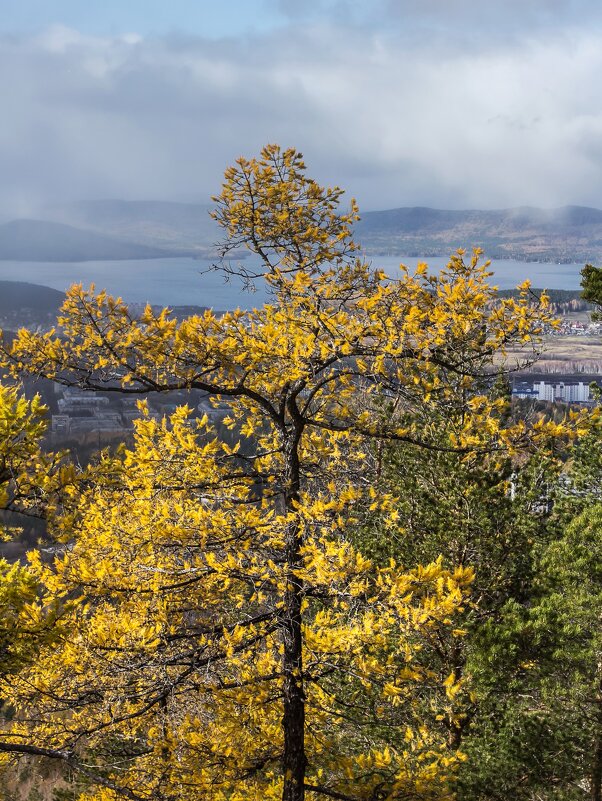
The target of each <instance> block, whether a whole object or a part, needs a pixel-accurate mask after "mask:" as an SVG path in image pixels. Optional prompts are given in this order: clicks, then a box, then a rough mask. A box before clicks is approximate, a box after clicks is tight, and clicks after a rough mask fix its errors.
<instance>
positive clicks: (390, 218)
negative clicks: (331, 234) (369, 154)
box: [0, 200, 602, 262]
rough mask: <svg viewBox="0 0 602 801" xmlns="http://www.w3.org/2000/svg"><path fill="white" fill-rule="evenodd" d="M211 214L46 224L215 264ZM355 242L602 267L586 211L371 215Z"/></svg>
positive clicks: (58, 211)
mask: <svg viewBox="0 0 602 801" xmlns="http://www.w3.org/2000/svg"><path fill="white" fill-rule="evenodd" d="M210 210H211V206H210V205H209V204H203V203H170V202H167V201H122V200H98V201H88V202H82V203H73V204H69V205H63V206H54V207H52V208H48V209H47V210H45V216H46V217H48V218H49V219H52V220H54V221H55V222H60V223H63V224H67V225H70V226H75V227H77V228H78V229H80V231H81V230H85V231H89V232H92V233H96V234H99V235H102V236H105V237H110V238H111V239H115V240H119V241H121V242H122V243H126V242H127V243H131V244H133V243H135V244H137V245H139V246H144V247H146V248H157V249H159V250H163V251H169V252H170V253H172V254H173V253H178V254H181V255H191V254H194V255H197V256H199V257H206V258H213V257H214V256H215V252H216V243H217V242H219V241H220V240H221V239H222V238H223V232H222V231H221V229H220V228H219V226H217V224H216V223H215V222H214V221H213V220H212V219H211V217H210V216H209V211H210ZM0 230H1V229H0ZM355 235H356V239H357V241H358V242H359V243H360V244H361V245H362V248H363V249H364V250H365V252H366V253H367V254H368V255H369V256H374V255H377V254H391V255H407V256H441V255H448V254H449V253H450V252H451V251H453V250H455V249H457V248H459V247H464V248H472V247H476V246H480V247H482V248H483V250H484V251H485V253H486V255H487V256H489V257H493V258H507V259H519V260H524V261H529V260H531V261H557V262H571V261H576V262H585V261H597V262H600V261H602V211H600V210H599V209H593V208H587V207H583V206H564V207H562V208H558V209H539V208H533V207H529V206H524V207H518V208H512V209H498V210H490V211H483V210H476V209H472V210H470V209H469V210H445V209H432V208H427V207H420V206H416V207H408V208H399V209H389V210H385V211H368V212H364V213H363V214H362V218H361V220H360V222H359V223H358V224H357V225H356V229H355ZM5 258H6V257H5ZM115 258H117V257H115ZM140 258H144V256H141V257H140Z"/></svg>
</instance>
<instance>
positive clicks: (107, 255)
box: [0, 220, 174, 261]
mask: <svg viewBox="0 0 602 801" xmlns="http://www.w3.org/2000/svg"><path fill="white" fill-rule="evenodd" d="M171 255H174V254H173V253H172V252H170V251H168V250H161V249H159V248H155V247H151V246H147V245H145V244H139V243H136V242H124V241H120V240H118V239H113V238H112V237H110V236H107V235H105V234H103V233H98V232H94V231H86V230H81V229H79V228H74V227H73V226H71V225H65V224H62V223H56V222H48V221H45V220H12V221H11V222H8V223H4V225H0V259H5V260H11V261H107V260H115V259H154V258H161V257H164V256H171Z"/></svg>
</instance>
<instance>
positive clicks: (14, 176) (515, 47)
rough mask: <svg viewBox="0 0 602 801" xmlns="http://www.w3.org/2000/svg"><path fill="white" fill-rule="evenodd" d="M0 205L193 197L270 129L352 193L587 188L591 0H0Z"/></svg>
mask: <svg viewBox="0 0 602 801" xmlns="http://www.w3.org/2000/svg"><path fill="white" fill-rule="evenodd" d="M0 69H1V70H2V75H3V80H2V81H1V82H0V103H1V108H2V112H3V114H2V118H3V124H2V125H1V126H0V174H1V175H2V181H1V182H0V214H1V215H2V217H3V218H5V219H6V218H7V217H11V216H12V217H17V216H34V215H36V214H39V209H41V208H43V206H44V205H45V204H53V203H62V202H65V201H72V200H77V199H96V198H119V199H167V200H185V201H207V200H208V199H209V197H210V195H211V194H214V193H216V192H218V191H219V188H220V184H221V178H222V175H223V171H224V169H225V168H226V167H227V166H228V165H229V164H231V163H232V162H233V161H234V159H235V158H236V157H238V156H239V155H245V156H247V157H250V156H253V155H256V154H257V153H258V152H259V150H260V149H261V147H262V145H264V144H266V143H268V142H278V143H279V144H281V145H282V146H283V147H290V146H293V147H296V148H297V149H298V150H300V151H302V152H303V153H304V155H305V160H306V163H307V165H308V171H309V173H310V175H311V176H312V177H314V178H315V179H316V180H318V181H319V182H320V183H324V184H329V185H333V184H336V185H339V186H341V187H343V188H344V189H345V190H346V191H347V193H348V195H349V196H355V197H357V199H358V201H359V203H360V208H363V209H365V210H368V209H383V208H392V207H398V206H414V205H425V206H433V207H437V208H506V207H510V206H520V205H537V206H544V207H554V206H561V205H565V204H578V205H591V206H596V207H600V208H602V3H600V0H303V2H301V1H300V0H296V1H293V0H220V1H219V2H216V0H170V2H167V1H166V0H103V2H102V3H101V2H93V1H92V0H90V1H89V2H84V0H0Z"/></svg>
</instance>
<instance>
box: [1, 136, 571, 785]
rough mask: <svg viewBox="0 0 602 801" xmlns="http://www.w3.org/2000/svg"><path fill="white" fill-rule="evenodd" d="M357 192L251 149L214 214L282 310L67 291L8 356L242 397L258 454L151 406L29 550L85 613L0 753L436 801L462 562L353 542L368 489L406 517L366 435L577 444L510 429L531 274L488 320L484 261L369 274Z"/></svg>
mask: <svg viewBox="0 0 602 801" xmlns="http://www.w3.org/2000/svg"><path fill="white" fill-rule="evenodd" d="M341 194H342V193H341V191H340V190H339V189H324V188H322V187H320V186H319V185H318V184H316V183H315V182H314V181H312V180H310V179H309V178H307V177H306V175H305V166H304V164H303V161H302V157H301V155H300V154H299V153H297V152H296V151H294V150H286V151H281V150H280V149H279V148H278V147H276V146H268V147H266V148H265V149H264V150H263V151H262V153H261V156H260V157H259V158H258V159H251V160H246V159H239V160H238V161H237V163H236V166H235V167H233V168H230V169H229V170H228V171H227V172H226V179H225V183H224V188H223V191H222V193H221V194H220V195H219V196H218V197H217V198H216V203H217V210H216V213H215V217H216V219H217V220H218V222H219V223H220V224H221V225H222V226H223V227H224V229H225V231H226V233H227V236H228V241H227V243H226V244H225V246H224V256H225V255H228V254H229V253H230V252H231V249H232V248H234V247H236V248H238V247H240V246H246V247H248V248H250V249H251V251H252V253H253V254H255V256H256V257H258V260H259V264H260V266H259V267H258V268H257V270H255V269H254V268H253V267H251V268H248V267H247V268H245V269H244V271H243V272H244V274H245V276H246V277H247V278H248V279H249V280H252V279H253V278H254V276H256V275H259V274H262V275H263V276H264V277H265V280H266V282H267V284H268V287H269V288H270V290H271V293H272V296H271V300H270V302H269V303H268V304H267V305H266V306H264V307H263V308H261V309H255V310H253V311H251V312H248V313H247V312H242V311H240V310H237V311H233V312H229V313H227V314H225V315H223V316H221V317H220V316H217V315H215V314H214V313H213V312H211V311H208V312H206V313H205V314H203V315H202V316H196V317H191V318H188V319H186V320H183V321H182V322H180V323H178V322H177V321H176V320H174V319H173V318H172V317H171V316H170V314H169V312H168V311H167V310H165V311H163V312H162V313H161V314H158V315H157V314H154V313H153V312H152V310H151V309H150V308H147V309H146V311H145V312H144V314H143V315H142V316H141V318H140V319H134V318H133V317H132V316H131V314H130V312H129V309H128V307H127V305H126V304H124V303H123V302H122V301H120V300H118V299H117V300H115V299H113V298H111V297H108V296H107V295H106V294H104V293H101V294H99V295H94V294H93V293H91V292H86V291H84V290H82V288H81V287H74V288H72V289H71V291H70V292H69V293H68V295H67V300H66V302H65V304H64V306H63V309H62V313H61V317H60V318H59V326H60V327H59V331H58V333H56V332H50V333H49V334H39V333H32V332H28V331H21V332H20V333H19V336H18V338H17V339H16V340H15V342H14V343H13V346H12V348H11V349H10V350H9V351H8V353H7V359H8V363H9V364H10V365H11V367H12V370H13V371H14V372H16V373H19V372H20V371H29V372H34V373H35V374H39V375H44V376H46V377H48V378H51V379H53V380H55V381H59V382H62V383H65V384H75V385H78V386H81V387H83V388H86V389H103V390H106V391H112V392H125V393H131V394H137V395H140V396H144V395H146V394H148V393H149V392H164V391H169V390H173V389H191V390H195V389H196V390H202V391H204V392H207V393H209V394H210V395H211V397H213V398H215V399H216V400H218V401H220V400H221V401H222V402H223V401H227V402H228V403H229V404H230V406H231V413H230V415H229V417H228V418H227V419H226V424H227V425H230V426H231V427H232V429H233V431H235V432H237V433H238V434H239V436H240V438H241V439H242V438H244V439H245V441H246V443H247V446H248V447H246V448H245V450H244V452H243V450H242V449H241V447H240V445H239V444H235V445H234V446H231V445H230V446H229V445H227V444H226V443H225V442H223V441H219V440H218V439H217V437H216V436H215V434H214V432H213V431H212V428H211V424H210V421H209V420H208V419H206V418H202V419H200V420H198V421H196V422H194V421H192V420H190V419H189V417H188V415H187V412H186V410H180V411H179V412H177V413H176V415H175V416H174V417H172V419H171V421H168V422H163V423H161V424H158V423H156V422H154V421H153V420H152V419H150V418H145V417H144V415H143V417H142V419H141V421H139V423H138V426H137V438H136V443H135V445H134V447H133V448H132V449H131V450H130V451H128V452H125V453H123V454H120V455H117V456H116V457H111V458H109V457H108V456H107V457H106V458H105V460H104V464H103V467H102V469H101V470H100V471H99V473H98V479H97V480H96V481H94V482H90V485H89V487H88V488H87V489H86V491H85V492H83V493H81V491H78V492H77V498H74V499H73V502H74V503H75V505H76V506H77V507H78V515H76V516H75V517H74V516H73V515H69V516H68V517H67V518H65V519H61V518H59V519H58V520H57V522H56V524H55V525H56V527H57V536H59V537H60V538H62V539H66V538H71V539H72V542H71V545H70V547H69V548H68V549H67V550H65V552H64V554H63V555H62V556H60V557H57V559H56V560H55V562H54V564H53V565H50V566H46V565H43V564H42V563H41V562H40V560H36V559H35V558H33V564H32V568H31V569H32V570H34V572H35V573H36V575H37V576H39V578H40V580H41V581H42V583H43V584H44V586H45V587H46V588H47V593H48V597H49V598H56V597H59V598H67V599H69V600H70V601H73V599H76V603H74V605H73V607H72V612H71V615H72V617H71V620H70V627H69V631H70V632H72V633H69V634H68V636H66V637H65V638H64V640H63V642H62V644H61V646H60V647H54V648H52V649H50V648H49V649H47V651H46V652H45V653H44V654H43V655H42V656H41V658H40V659H39V661H38V662H37V664H36V665H34V666H33V667H32V668H31V669H29V670H26V671H24V672H23V673H21V674H20V675H19V677H18V678H17V680H16V681H13V682H12V684H11V687H10V688H8V687H7V688H6V691H7V692H8V691H10V692H11V697H12V698H13V703H14V704H15V707H16V709H17V712H18V714H17V718H16V720H17V723H16V724H15V725H16V726H17V728H16V730H13V729H8V730H7V731H6V732H5V734H4V736H3V739H2V741H1V742H0V750H2V749H4V750H7V751H11V752H19V751H23V752H26V753H27V752H28V751H27V749H28V748H29V753H36V750H35V749H38V751H37V752H38V753H44V754H45V755H47V756H49V757H54V758H56V759H60V760H63V761H64V762H66V763H67V764H69V765H71V766H72V767H74V768H75V769H78V770H80V771H83V772H87V773H88V774H90V781H91V783H92V785H93V786H94V787H96V788H97V792H96V794H95V795H93V796H89V797H90V798H91V797H94V798H105V797H114V796H115V795H122V796H125V797H128V798H131V799H139V798H161V799H169V798H174V799H175V798H178V799H186V798H191V799H192V798H199V797H202V798H205V799H229V800H230V801H232V800H233V799H236V798H241V799H242V798H245V799H251V798H257V799H259V798H276V797H279V798H282V799H283V801H302V799H304V798H305V796H306V793H310V794H311V795H313V796H314V797H324V798H335V799H341V801H346V800H347V801H355V800H356V799H357V800H358V801H359V799H368V798H370V799H377V798H390V799H395V798H397V799H400V798H405V797H407V796H408V795H409V796H411V797H413V796H415V795H419V796H420V797H429V796H431V797H441V796H442V795H445V792H446V789H445V788H446V786H447V783H448V779H449V776H450V774H451V771H452V770H453V763H454V762H455V760H456V759H457V758H458V757H457V755H454V754H453V753H451V752H449V751H446V749H445V743H442V742H441V741H440V738H439V737H438V736H437V734H436V733H435V730H433V731H430V730H429V729H428V727H427V726H425V725H424V719H422V718H421V717H420V715H421V714H422V713H423V711H424V708H425V706H428V705H430V707H431V713H430V714H431V716H432V717H435V716H436V714H437V713H439V714H443V715H447V714H448V707H449V704H450V701H451V700H452V699H453V698H454V697H455V696H456V695H457V694H458V693H459V692H461V682H459V681H458V677H457V676H456V675H455V674H454V673H450V674H449V675H448V676H445V677H441V676H438V675H436V674H435V673H434V672H433V671H432V670H430V669H429V667H428V661H427V660H424V661H422V654H424V653H427V652H428V651H429V649H432V648H433V647H434V644H435V643H436V641H437V640H438V639H439V637H440V636H442V631H444V630H450V631H451V630H452V628H453V623H452V620H453V616H454V614H455V613H456V612H457V610H458V609H460V608H461V607H462V604H463V603H464V595H465V592H466V590H467V587H468V585H469V583H470V581H471V578H472V574H471V571H470V570H468V569H465V568H462V567H458V568H455V567H452V568H451V569H445V568H444V567H443V566H442V564H441V563H440V562H434V563H432V564H429V565H427V566H425V567H416V568H415V569H414V570H409V571H408V570H406V571H404V570H402V569H401V568H400V567H398V566H397V564H396V563H395V562H391V563H390V564H388V565H387V566H382V565H380V566H379V565H377V564H375V563H372V562H370V561H369V560H367V559H366V558H365V557H363V556H362V555H361V553H360V552H359V551H358V550H357V549H356V548H354V547H353V546H352V544H351V543H350V541H349V538H350V527H351V522H352V519H353V515H354V509H355V507H356V506H357V504H358V502H360V499H361V502H363V503H365V504H367V505H368V506H369V507H370V508H371V509H372V510H374V511H379V512H380V513H381V514H385V515H386V516H387V517H388V519H389V520H391V521H394V519H395V517H396V515H397V514H398V513H397V511H396V509H395V508H394V503H393V499H392V498H390V497H388V496H387V495H386V494H384V495H382V494H381V493H379V491H378V490H377V489H376V488H375V487H374V486H373V483H372V481H371V476H370V474H369V469H368V467H367V465H368V462H369V460H368V458H367V452H368V443H369V442H370V441H372V440H384V441H399V442H405V443H408V444H412V445H414V446H417V447H420V448H424V449H426V450H429V451H432V452H438V453H442V454H446V453H457V454H461V455H463V456H464V457H465V458H467V459H468V458H471V457H472V456H473V455H475V454H483V455H484V454H487V453H492V452H494V453H495V452H499V453H506V452H514V451H516V450H517V449H521V448H528V447H529V446H530V445H531V444H532V443H533V442H536V441H538V440H540V439H545V438H548V437H554V436H556V435H558V434H559V433H564V432H565V430H566V427H565V426H563V425H560V424H557V423H546V422H545V421H543V420H539V421H537V422H536V423H535V424H534V425H533V426H532V427H529V426H527V425H526V424H525V423H524V422H521V421H508V420H507V419H506V417H505V415H504V404H503V403H501V402H500V401H499V399H496V398H492V397H491V396H490V394H488V393H483V392H482V386H483V380H484V374H485V373H486V372H487V370H488V366H489V365H490V363H491V358H492V356H493V354H495V353H504V352H505V349H506V348H507V347H508V346H510V345H516V344H517V343H518V344H519V345H523V346H524V347H525V348H527V349H530V348H532V345H533V342H534V341H535V340H536V339H537V337H538V335H539V333H540V331H541V329H542V325H543V323H544V322H546V321H547V320H548V318H549V315H547V313H546V310H545V307H544V306H537V307H534V306H532V305H531V303H530V302H529V299H528V286H527V285H524V286H523V287H522V292H521V295H520V297H519V298H518V299H511V298H510V299H505V300H501V301H499V302H498V303H496V304H494V305H492V301H493V299H494V297H495V293H494V291H493V290H492V289H491V288H490V287H489V286H488V284H487V278H488V276H489V273H487V269H486V266H484V265H480V264H479V254H478V253H475V255H474V257H473V258H472V259H471V260H470V261H469V262H468V263H466V262H465V261H464V259H463V254H462V253H461V252H459V253H458V254H455V255H454V256H453V257H452V259H451V261H450V264H449V265H448V267H447V268H446V269H444V270H443V271H442V272H441V273H440V274H439V275H431V274H429V273H428V270H427V267H426V265H420V266H419V268H418V270H417V272H416V274H414V275H411V274H409V273H408V271H407V270H406V271H404V272H402V274H401V277H400V278H399V279H394V280H393V279H389V278H388V277H387V276H385V275H384V273H382V272H380V271H378V270H373V269H371V268H370V266H369V265H368V264H366V263H365V262H363V261H362V260H360V259H357V258H356V256H355V254H356V252H357V246H356V245H355V243H354V242H353V239H352V236H351V225H352V223H353V222H354V220H355V219H356V218H357V212H356V208H355V204H354V203H352V205H351V211H350V212H349V213H347V214H344V213H343V214H342V213H340V212H339V204H340V199H341ZM228 269H234V268H232V267H229V268H228ZM383 402H385V403H387V404H388V412H387V415H386V416H384V415H383V414H382V410H383ZM442 415H449V417H450V419H452V420H453V425H451V426H450V427H449V428H448V429H447V430H446V432H445V437H443V438H442V436H441V432H440V430H439V429H438V427H437V425H436V423H434V422H433V421H436V420H437V418H438V417H441V416H442ZM573 424H574V425H577V424H578V421H577V420H576V419H575V421H574V423H573ZM250 444H252V449H250ZM74 519H75V520H77V524H76V525H75V526H74V524H73V521H74ZM445 636H448V635H445ZM449 636H453V637H457V636H461V632H455V633H454V632H452V633H451V634H450V635H449ZM418 655H420V658H419V657H418ZM42 718H43V719H44V721H45V723H44V724H43V725H42V724H41V723H40V720H41V719H42ZM101 787H104V788H105V789H104V790H100V789H98V788H101Z"/></svg>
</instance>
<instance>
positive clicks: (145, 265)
mask: <svg viewBox="0 0 602 801" xmlns="http://www.w3.org/2000/svg"><path fill="white" fill-rule="evenodd" d="M420 260H421V259H419V258H417V257H409V256H408V257H404V256H375V257H374V258H373V259H372V263H373V265H374V266H375V267H381V268H382V269H384V270H385V271H386V272H387V273H388V274H389V275H390V276H392V277H395V275H396V274H397V271H398V268H399V264H400V263H401V262H403V263H404V264H406V265H407V266H408V267H415V266H416V264H417V262H418V261H420ZM423 260H424V261H427V262H428V264H429V265H430V266H431V267H433V268H435V269H441V267H443V266H444V265H445V264H446V262H447V259H446V258H445V257H442V256H441V257H432V258H427V259H423ZM211 264H212V263H211V262H210V261H205V260H195V259H190V258H168V259H151V260H143V261H85V262H23V261H0V279H2V280H7V281H27V282H29V283H32V284H42V285H44V286H49V287H52V288H53V289H59V290H65V289H67V287H68V286H69V285H70V284H73V283H80V282H81V283H83V284H84V286H88V285H89V284H91V283H94V284H95V285H96V288H97V289H106V290H107V291H108V292H110V293H111V294H113V295H120V296H121V297H122V298H124V300H127V301H128V302H146V301H148V302H149V303H154V304H159V305H162V304H164V305H170V306H188V305H195V306H211V307H213V308H214V309H220V310H225V309H233V308H236V307H237V306H239V307H241V308H251V307H253V306H261V305H262V304H263V303H264V301H265V299H266V292H265V287H264V286H263V285H262V284H261V283H260V282H258V284H257V287H256V291H255V292H248V291H246V290H245V289H244V287H243V284H242V282H241V281H240V280H239V279H236V278H232V279H231V280H230V281H229V282H226V281H224V279H223V276H222V275H221V274H220V273H217V272H214V271H209V268H210V267H211ZM245 264H252V261H251V260H250V259H249V260H245ZM582 267H583V265H582V264H544V263H540V262H520V261H510V260H503V259H500V260H497V261H494V262H492V265H491V269H492V270H493V271H494V276H493V278H492V283H493V284H495V285H496V286H498V287H499V288H500V289H511V288H513V287H515V286H516V285H517V284H519V283H521V282H522V281H524V280H525V279H526V278H530V279H531V282H532V284H533V286H535V287H539V288H543V287H545V288H547V289H578V288H579V281H580V275H579V272H580V270H581V268H582ZM208 271H209V272H208Z"/></svg>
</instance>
